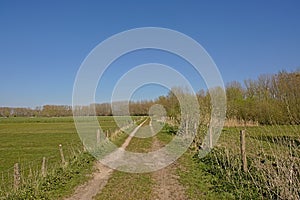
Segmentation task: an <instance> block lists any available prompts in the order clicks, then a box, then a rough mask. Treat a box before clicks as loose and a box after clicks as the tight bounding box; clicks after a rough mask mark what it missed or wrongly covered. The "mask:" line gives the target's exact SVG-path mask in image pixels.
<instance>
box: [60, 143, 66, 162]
mask: <svg viewBox="0 0 300 200" xmlns="http://www.w3.org/2000/svg"><path fill="white" fill-rule="evenodd" d="M59 152H60V157H61V162H62V165H63V166H65V165H66V160H65V156H64V152H63V149H62V145H61V144H59Z"/></svg>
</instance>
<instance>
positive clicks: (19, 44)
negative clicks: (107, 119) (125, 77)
mask: <svg viewBox="0 0 300 200" xmlns="http://www.w3.org/2000/svg"><path fill="white" fill-rule="evenodd" d="M299 10H300V1H282V0H272V1H267V0H266V1H260V0H258V1H256V0H251V1H230V0H228V1H221V0H220V1H211V0H209V1H193V0H189V1H183V0H182V1H175V0H169V1H159V0H157V1H156V0H154V1H140V0H136V1H71V0H70V1H30V0H27V1H14V0H7V1H6V0H1V1H0V76H1V78H0V106H23V107H34V106H41V105H44V104H68V105H71V103H72V90H73V83H74V80H75V77H76V73H77V70H78V69H79V67H80V65H81V63H82V62H83V60H84V59H85V57H86V56H87V55H88V53H89V52H90V51H91V50H92V49H93V48H94V47H95V46H96V45H98V44H99V43H100V42H101V41H103V40H105V39H106V38H108V37H110V36H112V35H113V34H116V33H119V32H122V31H125V30H128V29H132V28H138V27H148V26H151V27H164V28H170V29H174V30H177V31H180V32H182V33H184V34H186V35H188V36H190V37H192V38H193V39H195V40H196V41H197V42H199V43H200V44H201V45H202V46H203V47H204V48H205V49H206V50H207V52H208V53H209V54H210V56H211V57H212V58H213V60H214V61H215V63H216V65H217V66H218V68H219V70H220V72H221V74H222V77H223V79H224V82H225V83H227V82H230V81H234V80H237V81H240V82H242V81H243V80H245V79H248V78H252V79H254V78H256V77H257V76H258V75H260V74H269V73H276V72H278V71H279V70H287V71H291V70H296V69H297V68H299V66H300V15H299ZM158 54H159V52H155V51H153V52H151V51H148V52H147V51H144V52H137V53H136V54H135V55H134V56H132V55H128V57H127V59H125V58H124V59H123V61H122V59H120V60H119V61H118V62H116V63H115V64H114V67H112V69H111V72H108V73H107V76H106V77H105V80H106V82H105V80H104V83H106V85H101V84H100V85H99V88H100V89H99V92H98V93H97V96H96V97H97V101H99V102H103V101H107V100H108V97H107V95H108V94H109V91H110V90H111V89H112V88H113V83H114V81H116V80H117V79H118V77H119V76H121V75H122V71H123V72H124V69H122V67H123V66H127V67H128V66H131V67H133V65H136V64H142V63H147V62H163V63H166V64H170V65H180V64H182V65H185V63H184V61H177V60H176V59H177V58H175V57H174V56H172V55H161V56H159V55H158ZM131 56H132V57H131ZM183 71H185V70H183ZM185 73H187V76H189V75H190V77H188V78H189V79H190V80H191V82H193V85H195V87H196V89H200V88H201V87H202V86H201V85H202V84H200V83H198V81H199V80H198V78H197V77H193V76H192V74H193V72H192V71H190V72H189V71H188V70H187V71H185ZM197 85H198V87H199V88H197ZM101 88H102V89H101ZM145 91H148V93H146V92H145ZM145 91H144V92H142V90H141V94H140V97H139V94H138V92H137V93H136V98H137V99H139V98H142V97H143V98H154V97H155V96H157V95H160V94H163V93H164V92H166V90H161V89H160V88H159V87H152V88H150V87H149V88H145ZM149 91H151V92H149Z"/></svg>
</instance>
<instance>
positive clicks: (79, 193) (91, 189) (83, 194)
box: [65, 119, 147, 200]
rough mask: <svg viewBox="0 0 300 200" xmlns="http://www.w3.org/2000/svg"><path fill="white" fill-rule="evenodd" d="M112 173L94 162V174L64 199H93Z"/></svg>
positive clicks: (131, 136) (128, 141)
mask: <svg viewBox="0 0 300 200" xmlns="http://www.w3.org/2000/svg"><path fill="white" fill-rule="evenodd" d="M146 121H147V119H146V120H145V121H143V122H142V123H141V124H140V125H139V126H137V127H136V128H135V129H134V130H133V131H132V132H131V134H130V135H129V136H128V137H127V139H126V140H125V142H124V143H123V145H122V146H121V149H125V148H126V147H127V146H128V145H129V143H130V141H131V139H132V138H133V136H134V134H135V133H136V132H137V131H138V130H139V128H140V127H141V126H143V125H144V124H145V122H146ZM113 153H114V152H113ZM113 171H114V170H113V169H111V168H109V167H107V166H105V165H103V164H102V163H100V162H96V164H95V172H94V173H93V174H92V178H91V179H90V180H89V181H88V182H86V183H85V184H83V185H80V186H78V187H77V188H76V190H75V192H74V194H73V195H72V196H71V197H68V198H66V199H65V200H90V199H93V197H95V196H96V195H97V194H98V193H99V192H100V191H101V190H102V189H103V188H104V186H105V185H106V183H107V181H108V179H109V177H110V175H111V174H112V172H113Z"/></svg>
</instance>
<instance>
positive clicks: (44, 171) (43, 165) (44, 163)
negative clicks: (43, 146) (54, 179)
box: [42, 157, 46, 178]
mask: <svg viewBox="0 0 300 200" xmlns="http://www.w3.org/2000/svg"><path fill="white" fill-rule="evenodd" d="M42 177H44V178H45V177H46V157H43V162H42Z"/></svg>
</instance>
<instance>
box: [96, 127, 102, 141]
mask: <svg viewBox="0 0 300 200" xmlns="http://www.w3.org/2000/svg"><path fill="white" fill-rule="evenodd" d="M100 140H101V135H100V129H97V140H96V142H97V144H100Z"/></svg>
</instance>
